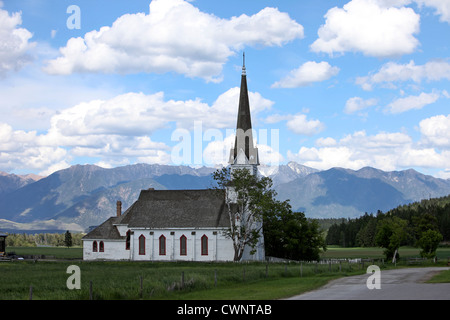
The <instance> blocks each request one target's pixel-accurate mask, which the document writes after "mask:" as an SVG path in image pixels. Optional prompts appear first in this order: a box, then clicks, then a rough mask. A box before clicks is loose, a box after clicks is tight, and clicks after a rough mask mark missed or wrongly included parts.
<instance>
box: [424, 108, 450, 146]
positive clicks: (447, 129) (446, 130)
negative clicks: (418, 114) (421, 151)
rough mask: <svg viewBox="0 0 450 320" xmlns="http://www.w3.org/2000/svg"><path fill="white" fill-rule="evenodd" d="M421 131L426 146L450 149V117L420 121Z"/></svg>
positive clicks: (434, 117)
mask: <svg viewBox="0 0 450 320" xmlns="http://www.w3.org/2000/svg"><path fill="white" fill-rule="evenodd" d="M419 130H420V133H421V134H422V140H423V142H424V143H425V144H428V145H432V146H436V147H440V148H441V147H450V115H447V116H445V115H437V116H433V117H430V118H427V119H424V120H422V121H420V123H419Z"/></svg>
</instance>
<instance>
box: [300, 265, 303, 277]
mask: <svg viewBox="0 0 450 320" xmlns="http://www.w3.org/2000/svg"><path fill="white" fill-rule="evenodd" d="M302 277H303V262H300V278H302Z"/></svg>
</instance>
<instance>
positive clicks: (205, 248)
mask: <svg viewBox="0 0 450 320" xmlns="http://www.w3.org/2000/svg"><path fill="white" fill-rule="evenodd" d="M201 251H202V256H207V255H208V237H207V236H206V234H204V235H203V236H202V250H201Z"/></svg>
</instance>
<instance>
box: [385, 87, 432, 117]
mask: <svg viewBox="0 0 450 320" xmlns="http://www.w3.org/2000/svg"><path fill="white" fill-rule="evenodd" d="M440 96H441V95H440V94H439V93H438V92H431V93H425V92H422V93H421V94H420V95H418V96H408V97H405V98H399V99H397V100H394V101H393V102H391V103H390V104H388V105H387V106H386V110H387V111H388V112H390V113H402V112H405V111H409V110H412V109H422V108H423V107H425V106H426V105H429V104H432V103H434V102H436V101H437V100H438V99H439V98H440Z"/></svg>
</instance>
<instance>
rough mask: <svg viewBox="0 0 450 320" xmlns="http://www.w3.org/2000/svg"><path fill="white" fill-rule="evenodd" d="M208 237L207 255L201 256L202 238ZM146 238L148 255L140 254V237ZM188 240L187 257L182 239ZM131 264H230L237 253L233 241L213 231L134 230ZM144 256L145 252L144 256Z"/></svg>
mask: <svg viewBox="0 0 450 320" xmlns="http://www.w3.org/2000/svg"><path fill="white" fill-rule="evenodd" d="M204 235H205V236H206V237H207V239H208V240H207V254H202V237H203V236H204ZM141 236H143V237H144V238H145V254H140V253H139V237H141ZM161 236H164V237H165V252H163V253H165V254H160V247H159V245H160V240H159V239H160V237H161ZM182 236H184V237H186V254H182V252H181V242H180V241H181V240H180V239H181V237H182ZM131 247H132V248H131V249H132V257H131V259H132V260H147V261H148V260H150V261H174V260H176V261H230V260H233V257H234V250H233V244H232V241H231V240H230V239H227V238H225V237H224V236H223V235H222V232H221V231H220V230H219V231H216V230H212V229H205V230H201V229H159V230H134V233H133V241H132V246H131ZM141 253H144V252H141Z"/></svg>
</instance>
